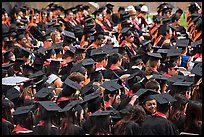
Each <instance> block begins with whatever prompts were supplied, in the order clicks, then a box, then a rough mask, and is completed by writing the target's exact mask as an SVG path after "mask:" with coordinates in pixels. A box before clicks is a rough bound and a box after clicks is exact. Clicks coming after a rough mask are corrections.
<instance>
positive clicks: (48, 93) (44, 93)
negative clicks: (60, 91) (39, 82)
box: [34, 87, 54, 99]
mask: <svg viewBox="0 0 204 137" xmlns="http://www.w3.org/2000/svg"><path fill="white" fill-rule="evenodd" d="M53 90H54V89H53V88H48V87H43V88H42V89H40V90H39V91H38V92H37V93H36V94H35V95H34V97H35V98H38V99H45V98H49V97H50V98H52V97H54V92H53Z"/></svg>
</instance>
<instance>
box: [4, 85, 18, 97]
mask: <svg viewBox="0 0 204 137" xmlns="http://www.w3.org/2000/svg"><path fill="white" fill-rule="evenodd" d="M20 95H21V91H20V87H18V86H14V87H12V88H10V89H8V90H7V91H6V97H7V98H8V99H9V100H13V99H16V98H18V97H19V96H20Z"/></svg>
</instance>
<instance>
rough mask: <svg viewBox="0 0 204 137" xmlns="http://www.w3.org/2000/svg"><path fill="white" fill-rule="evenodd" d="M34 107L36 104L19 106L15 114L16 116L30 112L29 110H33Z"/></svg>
mask: <svg viewBox="0 0 204 137" xmlns="http://www.w3.org/2000/svg"><path fill="white" fill-rule="evenodd" d="M33 107H34V105H29V106H22V107H18V108H16V111H15V112H14V113H13V115H14V116H16V115H23V114H28V113H29V112H31V111H32V108H33Z"/></svg>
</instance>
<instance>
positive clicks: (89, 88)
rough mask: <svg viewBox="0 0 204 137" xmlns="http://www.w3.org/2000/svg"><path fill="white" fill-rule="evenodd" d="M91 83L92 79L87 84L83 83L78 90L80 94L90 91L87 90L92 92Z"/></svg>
mask: <svg viewBox="0 0 204 137" xmlns="http://www.w3.org/2000/svg"><path fill="white" fill-rule="evenodd" d="M93 83H94V80H92V81H90V82H89V83H88V84H86V85H84V86H83V87H82V88H81V90H80V93H81V95H84V94H87V93H90V92H89V91H91V93H93V92H94V86H93Z"/></svg>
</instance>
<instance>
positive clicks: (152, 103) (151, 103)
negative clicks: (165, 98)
mask: <svg viewBox="0 0 204 137" xmlns="http://www.w3.org/2000/svg"><path fill="white" fill-rule="evenodd" d="M143 107H144V109H145V110H146V111H148V112H150V113H151V114H154V113H155V112H156V108H157V102H156V100H147V101H146V102H145V104H143Z"/></svg>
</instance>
